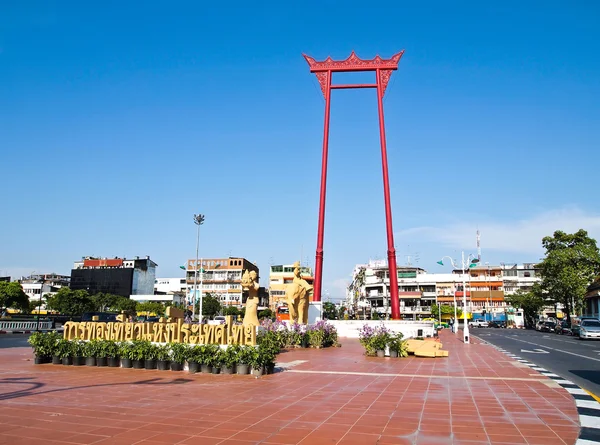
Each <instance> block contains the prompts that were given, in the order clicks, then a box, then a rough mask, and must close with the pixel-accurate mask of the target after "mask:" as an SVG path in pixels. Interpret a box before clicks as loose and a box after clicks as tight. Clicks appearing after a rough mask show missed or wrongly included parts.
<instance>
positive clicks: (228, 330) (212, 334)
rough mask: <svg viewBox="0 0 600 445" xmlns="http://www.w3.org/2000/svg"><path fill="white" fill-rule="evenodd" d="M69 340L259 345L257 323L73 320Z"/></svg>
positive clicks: (66, 326)
mask: <svg viewBox="0 0 600 445" xmlns="http://www.w3.org/2000/svg"><path fill="white" fill-rule="evenodd" d="M64 338H66V339H67V340H112V341H132V340H148V341H151V342H157V343H189V344H192V345H205V344H218V345H252V346H254V345H256V326H254V325H248V326H243V325H235V324H216V325H213V324H189V323H183V322H182V320H177V321H176V322H173V323H169V322H165V323H130V322H110V323H100V322H74V321H68V322H66V323H65V324H64Z"/></svg>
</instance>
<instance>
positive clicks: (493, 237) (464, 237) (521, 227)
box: [396, 207, 600, 256]
mask: <svg viewBox="0 0 600 445" xmlns="http://www.w3.org/2000/svg"><path fill="white" fill-rule="evenodd" d="M477 229H479V231H480V233H481V244H482V246H484V247H485V249H486V250H496V251H501V252H515V253H523V254H529V255H536V256H541V255H543V253H544V250H543V248H542V238H543V237H545V236H551V235H552V234H553V233H554V232H555V231H556V230H562V231H564V232H568V233H573V232H576V231H577V230H579V229H584V230H587V232H588V234H589V235H590V236H591V237H592V238H595V239H596V240H598V238H599V237H600V216H599V215H594V214H591V213H587V212H585V211H583V210H581V209H579V208H578V207H566V208H562V209H556V210H550V211H546V212H543V213H540V214H538V215H535V216H532V217H530V218H527V219H521V220H514V221H502V222H494V221H488V222H481V221H477V222H476V223H475V222H468V223H462V222H451V223H449V224H447V225H442V226H424V227H413V228H409V229H406V230H402V231H400V232H397V234H396V236H397V238H398V239H401V240H407V239H409V240H418V241H421V242H435V243H438V244H440V245H442V246H444V247H452V248H456V249H464V248H465V246H473V245H474V240H475V233H476V231H477Z"/></svg>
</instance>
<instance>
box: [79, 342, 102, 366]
mask: <svg viewBox="0 0 600 445" xmlns="http://www.w3.org/2000/svg"><path fill="white" fill-rule="evenodd" d="M82 352H83V356H84V357H85V365H86V366H96V354H97V352H98V342H97V340H90V341H86V342H85V343H84V344H83V350H82Z"/></svg>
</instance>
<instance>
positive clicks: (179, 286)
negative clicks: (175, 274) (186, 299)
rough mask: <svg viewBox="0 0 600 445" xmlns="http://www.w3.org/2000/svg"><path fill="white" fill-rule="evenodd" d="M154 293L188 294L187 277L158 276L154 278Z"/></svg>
mask: <svg viewBox="0 0 600 445" xmlns="http://www.w3.org/2000/svg"><path fill="white" fill-rule="evenodd" d="M154 293H155V294H157V295H166V294H176V293H181V294H184V295H185V294H186V293H187V283H186V280H185V278H157V279H156V280H154Z"/></svg>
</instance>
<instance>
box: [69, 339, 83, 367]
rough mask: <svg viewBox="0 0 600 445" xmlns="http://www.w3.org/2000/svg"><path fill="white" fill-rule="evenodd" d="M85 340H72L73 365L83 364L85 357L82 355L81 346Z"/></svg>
mask: <svg viewBox="0 0 600 445" xmlns="http://www.w3.org/2000/svg"><path fill="white" fill-rule="evenodd" d="M84 344H85V342H83V341H81V340H75V341H73V345H72V348H73V351H72V354H73V366H83V365H85V357H84V356H83V346H84Z"/></svg>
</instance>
